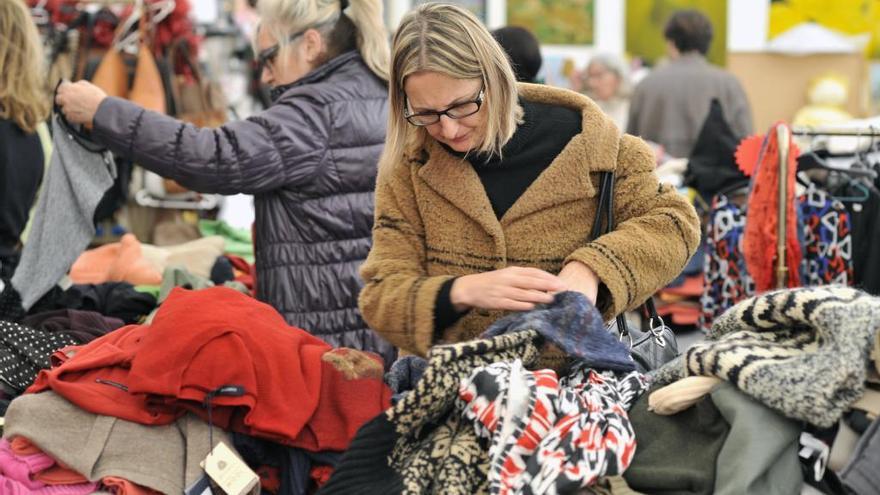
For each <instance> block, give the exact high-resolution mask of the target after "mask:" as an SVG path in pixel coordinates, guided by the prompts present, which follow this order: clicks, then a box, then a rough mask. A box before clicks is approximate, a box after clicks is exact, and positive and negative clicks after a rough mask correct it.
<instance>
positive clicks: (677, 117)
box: [627, 10, 752, 158]
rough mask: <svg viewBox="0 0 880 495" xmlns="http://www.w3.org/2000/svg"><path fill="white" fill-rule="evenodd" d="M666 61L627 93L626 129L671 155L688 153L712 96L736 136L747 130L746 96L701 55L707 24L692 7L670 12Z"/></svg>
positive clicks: (709, 34)
mask: <svg viewBox="0 0 880 495" xmlns="http://www.w3.org/2000/svg"><path fill="white" fill-rule="evenodd" d="M664 36H665V37H666V47H667V53H668V56H669V63H668V64H666V65H664V66H661V67H658V68H657V69H655V70H654V71H653V72H652V73H651V74H649V75H648V76H647V77H646V78H645V79H644V80H643V81H642V82H641V83H639V85H638V86H636V88H635V91H634V92H633V96H632V100H631V102H630V111H629V122H628V123H627V132H628V133H630V134H633V135H636V136H641V137H642V138H644V139H647V140H649V141H654V142H656V143H659V144H660V145H662V146H663V147H664V148H665V149H666V152H667V153H669V154H670V155H672V156H675V157H680V158H687V157H688V156H690V153H691V150H692V149H693V146H694V143H695V142H696V140H697V136H698V135H699V133H700V129H701V128H702V126H703V122H704V121H705V119H706V116H707V115H708V113H709V106H710V104H711V102H712V99H713V98H718V99H719V101H720V102H721V107H722V110H723V111H724V115H725V118H726V119H727V121H728V123H729V124H730V126H731V128H732V129H733V131H734V132H735V133H736V134H737V135H739V136H747V135H748V134H749V133H751V130H752V112H751V109H750V108H749V102H748V99H747V98H746V94H745V92H744V91H743V89H742V86H740V84H739V81H737V79H736V77H734V76H733V75H732V74H730V73H728V72H726V71H724V70H722V69H720V68H718V67H715V66H713V65H711V64H710V63H709V62H708V61H707V60H706V53H707V52H708V51H709V45H710V43H711V42H712V23H711V22H710V21H709V19H708V18H707V17H706V16H705V15H703V14H702V13H700V12H698V11H696V10H680V11H676V12H675V13H673V14H672V16H671V17H670V19H669V21H668V22H667V23H666V28H665V30H664Z"/></svg>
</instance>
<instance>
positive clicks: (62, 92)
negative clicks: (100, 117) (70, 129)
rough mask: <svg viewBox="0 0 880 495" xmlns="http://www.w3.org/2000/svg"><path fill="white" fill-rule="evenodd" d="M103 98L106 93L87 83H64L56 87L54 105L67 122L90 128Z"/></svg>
mask: <svg viewBox="0 0 880 495" xmlns="http://www.w3.org/2000/svg"><path fill="white" fill-rule="evenodd" d="M104 98H107V93H105V92H104V90H102V89H101V88H99V87H97V86H95V85H94V84H92V83H90V82H88V81H77V82H75V83H71V82H67V81H65V82H63V83H61V85H60V86H58V95H57V96H56V97H55V103H57V104H58V106H60V107H61V112H62V113H64V117H66V118H67V120H68V121H69V122H71V123H73V124H83V125H87V126H91V125H92V121H93V120H94V119H95V114H96V113H98V107H99V106H100V105H101V102H102V101H104Z"/></svg>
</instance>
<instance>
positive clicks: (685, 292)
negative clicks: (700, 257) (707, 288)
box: [660, 273, 703, 296]
mask: <svg viewBox="0 0 880 495" xmlns="http://www.w3.org/2000/svg"><path fill="white" fill-rule="evenodd" d="M660 292H661V293H663V294H673V295H676V296H700V295H702V294H703V274H702V273H701V274H699V275H694V276H692V277H686V278H685V279H684V283H683V284H681V285H677V286H675V287H664V288H663V289H660Z"/></svg>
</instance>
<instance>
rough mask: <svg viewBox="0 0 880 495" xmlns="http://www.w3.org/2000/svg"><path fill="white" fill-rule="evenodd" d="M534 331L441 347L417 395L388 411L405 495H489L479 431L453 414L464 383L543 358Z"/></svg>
mask: <svg viewBox="0 0 880 495" xmlns="http://www.w3.org/2000/svg"><path fill="white" fill-rule="evenodd" d="M537 340H538V334H537V333H536V332H535V331H533V330H530V331H525V332H517V333H512V334H504V335H500V336H497V337H494V338H492V339H485V340H475V341H470V342H462V343H458V344H452V345H444V346H437V347H434V348H433V349H431V352H430V354H429V355H428V367H427V369H426V370H425V373H424V374H423V375H422V378H421V380H419V381H418V383H417V384H416V386H415V388H414V389H413V390H412V392H410V393H408V394H406V395H405V396H404V397H403V398H402V399H401V400H400V401H399V402H397V404H395V405H394V406H393V407H392V408H391V409H389V410H388V411H386V416H387V418H388V421H389V422H391V423H392V424H393V425H394V428H395V432H396V433H397V435H398V438H397V440H396V442H395V446H394V449H393V450H392V452H391V455H390V456H389V464H390V465H391V467H392V468H393V469H394V470H395V471H397V472H398V473H400V475H401V477H402V479H403V487H404V488H403V493H413V494H415V493H461V494H471V493H486V491H487V475H488V467H489V466H488V457H487V454H486V448H485V446H484V445H482V444H481V443H480V442H479V439H478V438H477V435H476V432H475V431H474V428H473V425H471V424H468V422H466V421H464V419H463V418H462V416H461V414H453V409H454V407H455V401H456V399H457V397H458V389H459V385H460V384H461V382H462V380H465V379H467V378H468V377H469V376H470V374H471V373H472V372H473V370H475V369H477V368H479V367H481V366H487V365H490V364H492V363H494V362H499V361H514V360H517V359H519V360H521V361H522V362H523V363H526V364H532V363H534V362H535V361H536V360H537V358H538V354H539V351H538V348H537V346H536V345H535V342H536V341H537Z"/></svg>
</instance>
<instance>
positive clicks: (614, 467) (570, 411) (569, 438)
mask: <svg viewBox="0 0 880 495" xmlns="http://www.w3.org/2000/svg"><path fill="white" fill-rule="evenodd" d="M645 389H646V383H645V380H644V375H642V374H641V373H638V372H631V373H629V374H626V375H621V376H620V377H618V376H616V375H615V374H614V373H612V372H602V373H599V372H596V371H594V370H591V369H588V368H579V369H577V370H576V371H574V372H572V373H570V374H569V375H567V376H564V377H562V378H558V377H557V375H556V373H555V372H554V371H552V370H540V371H536V372H531V371H528V370H526V369H525V368H524V367H523V365H522V363H521V362H519V361H514V362H512V363H510V362H507V363H495V364H492V365H489V366H486V367H483V368H480V369H477V370H476V371H474V373H473V374H472V375H471V377H470V379H468V380H467V381H465V382H463V383H462V385H461V391H460V393H459V395H460V398H461V402H462V403H461V406H460V409H462V410H463V411H464V416H465V418H466V419H467V420H469V421H472V422H473V423H474V426H475V428H476V432H477V435H478V436H479V437H481V438H484V439H486V440H487V441H489V442H490V444H489V449H488V455H489V460H490V463H491V465H490V468H489V491H490V493H493V494H519V493H542V494H556V493H575V492H577V491H578V490H580V489H581V488H584V487H587V486H591V485H593V484H595V483H596V481H597V480H598V479H599V477H601V476H605V475H609V476H613V475H618V474H621V473H623V471H624V470H626V468H627V467H628V466H629V464H630V462H631V461H632V458H633V454H634V453H635V448H636V438H635V432H634V431H633V428H632V425H631V424H630V422H629V417H628V416H627V412H626V411H627V409H628V408H629V407H630V406H631V405H632V403H633V402H635V399H636V398H638V397H639V396H640V395H641V394H642V393H643V392H644V390H645Z"/></svg>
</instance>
